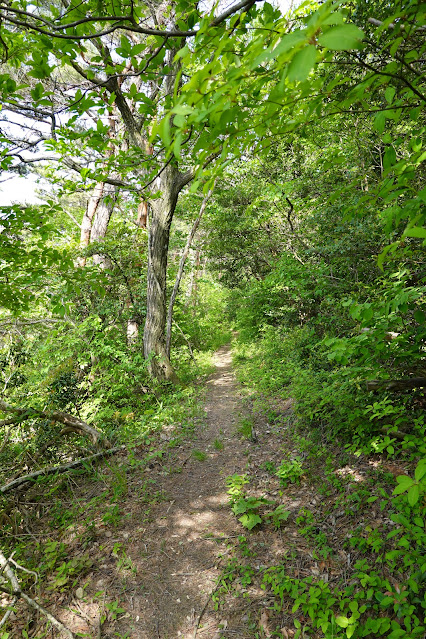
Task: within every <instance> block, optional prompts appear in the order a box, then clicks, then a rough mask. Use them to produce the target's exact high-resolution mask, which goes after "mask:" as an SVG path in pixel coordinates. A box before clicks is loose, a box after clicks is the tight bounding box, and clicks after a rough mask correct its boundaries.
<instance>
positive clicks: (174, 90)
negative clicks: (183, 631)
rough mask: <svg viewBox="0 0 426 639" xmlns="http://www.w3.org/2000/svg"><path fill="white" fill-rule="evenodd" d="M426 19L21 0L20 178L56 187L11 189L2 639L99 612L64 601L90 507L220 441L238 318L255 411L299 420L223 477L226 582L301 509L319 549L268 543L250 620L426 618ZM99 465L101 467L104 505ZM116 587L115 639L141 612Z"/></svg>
mask: <svg viewBox="0 0 426 639" xmlns="http://www.w3.org/2000/svg"><path fill="white" fill-rule="evenodd" d="M425 17H426V11H425V5H424V4H422V3H421V2H415V1H412V2H405V1H401V2H396V3H392V4H388V3H387V2H382V1H381V0H377V1H373V2H367V1H365V2H364V1H361V2H341V3H334V2H330V1H327V2H324V3H314V2H309V1H308V2H305V3H303V4H302V5H300V6H298V7H292V8H291V9H289V10H288V11H287V12H284V11H283V10H280V9H279V8H277V7H274V6H272V4H269V3H268V2H265V3H260V2H256V0H246V1H244V0H243V1H241V2H234V3H231V2H228V3H227V2H224V3H223V2H220V3H216V4H214V3H210V4H209V3H194V2H189V1H187V0H175V1H172V0H170V1H169V2H161V1H159V0H158V1H157V0H155V1H152V2H151V1H149V2H148V1H146V2H131V3H127V2H126V1H125V0H124V1H123V2H121V1H116V0H110V1H108V2H106V3H98V2H96V1H95V0H93V1H92V0H86V1H84V2H74V1H71V2H69V1H68V0H66V1H65V0H58V1H56V0H55V1H54V2H53V3H50V4H49V3H45V2H37V3H35V4H31V5H29V4H27V3H26V2H24V1H21V0H13V1H11V2H8V3H0V53H1V56H2V61H1V73H0V92H1V105H2V108H1V111H0V163H1V169H2V179H3V178H4V184H3V186H4V189H7V179H8V178H9V177H11V176H15V175H20V176H24V177H25V176H28V175H29V174H33V173H34V174H36V175H37V176H39V177H40V178H42V180H43V182H42V184H43V185H44V187H43V189H42V190H41V192H40V200H41V201H42V202H43V203H40V204H33V205H29V206H24V205H21V204H10V205H9V206H3V207H1V211H0V304H1V308H0V371H1V383H2V394H1V396H0V412H1V417H2V419H1V421H0V482H1V486H0V493H1V496H0V504H1V512H0V522H1V532H0V592H1V593H3V595H4V596H2V598H1V608H0V639H8V638H9V637H10V638H12V637H18V636H24V637H45V636H51V635H49V634H48V633H49V632H50V628H52V629H55V628H56V630H52V632H57V633H58V634H59V635H60V634H61V633H62V634H64V636H68V637H70V636H92V635H90V634H87V633H86V634H84V633H80V634H78V632H77V633H76V634H75V635H74V634H73V633H71V631H70V630H69V629H68V630H67V628H66V627H65V625H64V624H63V623H62V622H61V621H59V620H58V618H56V616H55V614H53V615H52V614H51V613H49V612H48V610H47V608H48V605H47V603H48V602H49V598H54V599H55V601H56V602H57V604H58V605H60V604H61V603H63V602H64V601H67V597H68V596H71V595H70V593H72V592H74V591H76V589H77V591H78V598H79V599H83V597H84V589H85V588H86V586H85V585H84V584H85V581H84V580H85V578H86V576H87V575H88V574H89V573H90V570H92V568H93V561H92V560H91V559H90V552H89V550H88V549H90V543H91V541H90V540H92V541H93V539H94V538H95V537H96V534H97V533H96V530H95V528H96V526H95V524H94V522H95V521H98V520H99V521H101V526H104V527H108V526H110V527H111V529H114V527H115V526H118V524H119V522H120V521H121V520H122V519H124V518H125V516H126V514H125V512H123V511H122V510H121V507H120V504H121V502H122V500H123V498H124V497H123V495H125V494H126V491H127V480H128V478H129V476H130V475H131V474H132V473H135V472H139V471H141V472H142V471H143V472H148V473H149V469H150V468H153V467H154V466H155V464H157V463H159V464H167V463H169V461H165V460H170V459H171V458H170V457H169V456H170V455H172V454H173V450H174V448H178V447H179V446H180V445H181V444H182V442H183V441H184V440H185V438H186V437H189V436H191V437H193V436H195V435H194V433H196V432H197V428H198V425H199V420H200V411H201V410H202V409H201V406H202V402H203V392H204V386H205V381H206V379H207V376H208V375H209V374H210V373H211V371H212V364H211V355H212V353H213V352H214V351H215V350H217V349H218V348H219V347H220V346H222V345H223V344H226V343H229V342H230V341H231V340H232V348H233V357H234V367H235V370H236V372H237V376H238V379H239V381H240V383H241V384H242V386H243V388H245V393H246V398H245V406H246V410H248V411H249V414H248V416H247V415H246V416H245V417H242V418H241V420H240V423H239V430H238V432H239V436H241V437H243V438H245V439H246V440H247V442H249V443H250V445H252V446H253V447H256V446H257V447H258V448H259V450H260V449H261V448H262V446H261V443H259V442H260V439H259V441H257V439H258V437H257V434H256V433H257V429H258V427H259V424H258V422H259V423H260V424H261V425H262V424H263V426H262V428H263V429H264V430H265V429H266V428H269V427H270V425H271V424H272V426H271V428H275V427H277V428H278V426H277V425H281V426H282V427H283V428H284V427H285V428H286V429H287V430H286V435H285V437H284V440H283V442H281V444H280V443H279V442H277V448H276V450H275V451H274V450H272V448H271V446H270V445H269V446H267V447H266V448H265V450H267V451H268V455H270V457H269V458H266V457H265V454H264V458H262V459H263V461H262V464H260V461H259V464H258V465H257V470H256V473H257V476H258V477H260V475H262V477H263V480H262V481H263V484H262V485H263V487H264V493H262V490H261V488H260V484H259V485H258V484H256V481H257V480H256V477H255V476H254V475H256V473H254V474H253V477H250V472H249V471H247V473H244V474H239V475H233V476H231V477H229V478H228V480H227V481H226V482H224V485H225V483H226V486H227V490H228V492H229V502H230V503H229V507H230V508H232V511H233V512H234V514H235V515H236V516H237V517H238V519H236V520H235V527H236V531H237V532H236V534H237V535H239V539H240V538H241V540H240V541H239V542H238V547H234V549H233V553H234V554H233V557H232V560H231V563H228V564H227V567H226V568H225V569H224V572H223V573H222V575H221V577H220V578H219V579H218V585H217V589H216V591H215V593H214V595H215V597H214V598H213V599H214V601H215V605H216V606H217V607H218V609H220V606H221V605H222V604H223V605H224V602H223V601H222V600H221V597H220V594H221V593H222V595H223V596H224V597H233V596H235V597H238V596H239V597H241V596H244V595H242V594H241V588H243V590H244V588H246V589H249V586H250V584H251V583H252V582H253V583H254V576H253V574H254V573H253V574H252V573H251V572H250V570H251V568H250V567H249V557H250V556H251V555H250V552H253V553H254V552H255V551H254V550H253V548H252V547H251V546H250V543H252V544H253V543H254V540H255V539H256V531H258V530H260V529H261V530H262V531H264V530H266V531H267V526H270V527H271V530H273V531H275V532H274V533H273V534H274V535H276V534H278V533H277V531H282V533H283V535H284V534H285V527H286V525H287V519H288V518H289V517H290V519H289V521H290V522H292V523H291V525H292V526H295V528H294V530H295V531H296V532H297V534H298V535H301V536H302V537H303V538H304V539H305V541H306V543H307V544H308V545H309V549H310V550H309V552H310V553H311V555H310V556H311V559H312V560H313V561H314V562H316V566H317V568H315V571H314V572H311V573H310V574H309V575H306V574H304V573H303V570H301V569H300V567H299V568H298V567H297V557H298V551H297V548H295V549H293V550H292V551H290V550H289V551H288V555H287V554H286V555H285V557H284V558H282V557H281V558H278V559H277V563H276V564H275V565H268V566H264V569H263V572H262V570H261V575H260V582H259V583H261V584H262V588H263V589H264V590H265V592H267V593H268V596H270V600H269V608H268V610H269V611H270V612H268V616H267V617H265V616H263V617H262V618H263V622H262V621H261V622H259V619H258V618H256V613H255V612H254V613H253V619H255V621H253V628H252V634H251V635H250V636H252V637H253V638H254V637H262V638H263V637H268V636H269V637H270V636H276V637H293V636H294V637H307V636H313V637H326V638H330V639H331V638H334V637H348V638H350V637H382V636H385V637H389V638H390V639H397V638H400V637H401V638H407V639H408V638H410V639H411V638H415V637H419V638H421V637H424V636H425V632H426V595H425V592H426V588H425V586H426V559H425V556H424V549H425V547H426V531H425V505H426V502H425V499H426V443H425V407H426V398H425V393H424V388H425V382H426V364H425V336H426V321H425V320H426V309H425V290H426V275H425V273H426V271H425V244H426V228H425V217H426V207H425V202H426V186H425V179H424V178H425V158H426V151H425V147H424V132H425V111H424V105H425V95H426V94H425V51H426V44H425V43H426V39H425V33H426V19H425ZM18 199H19V197H18V195H17V196H16V200H18ZM283 405H284V406H285V407H286V408H285V409H284V410H281V409H280V406H281V407H282V406H283ZM289 406H291V414H290V413H289V412H288V409H289ZM266 425H267V426H266ZM274 425H275V426H274ZM281 426H280V427H281ZM173 429H175V430H174V431H173V432H174V433H175V434H174V436H173V437H172V438H170V437H169V436H168V435H167V436H165V435H164V433H165V432H169V431H170V430H173ZM265 432H268V433H269V432H270V431H269V430H268V431H265ZM271 437H272V436H271ZM289 437H290V438H291V440H290V439H288V438H289ZM274 441H275V440H274ZM215 445H216V444H215ZM220 446H221V442H220V441H218V443H217V446H216V448H217V450H220ZM253 450H254V449H253ZM123 451H126V461H125V463H123V457H122V455H123ZM250 454H251V453H250ZM254 454H255V453H253V455H254ZM199 457H200V461H203V459H202V453H200V455H199ZM104 458H107V459H108V460H109V461H108V462H107V463H106V464H105V465H104V463H105V459H104ZM259 459H260V458H259ZM120 460H121V461H120ZM185 463H186V462H185ZM205 463H208V462H205ZM170 466H171V462H170ZM182 467H183V466H182ZM259 473H260V474H259ZM265 477H266V479H265ZM178 480H179V476H177V480H176V481H178ZM86 482H87V486H89V485H90V486H94V485H96V483H97V482H98V484H102V490H99V491H98V492H97V493H93V495H92V496H90V494H88V495H87V496H86V497H85V499H86V503H85V504H84V505H82V504H81V503H80V501H79V500H78V499H76V498H75V496H76V491H77V492H78V490H83V488H84V486H85V484H86ZM274 482H275V483H277V482H278V485H277V487H276V493H277V494H279V496H280V498H282V499H284V498H285V494H286V490H289V491H290V492H291V494H294V495H295V494H296V493H297V492H298V491H300V494H301V495H302V496H303V495H305V496H307V495H308V493H309V492H310V491H311V488H312V490H313V489H314V488H315V490H316V491H318V494H320V495H322V497H318V498H317V501H318V500H319V501H320V502H321V509H322V510H321V512H320V507H319V506H318V504H317V503H316V505H315V508H311V509H310V508H309V504H308V502H307V501H306V500H307V499H308V498H307V497H306V499H305V498H303V499H305V501H304V504H303V505H301V507H300V509H299V511H298V513H296V515H295V516H294V521H293V520H292V519H291V516H290V514H286V513H287V511H286V510H285V508H284V505H283V504H284V502H283V503H278V504H275V506H276V508H275V506H274V509H273V510H271V509H270V508H269V506H270V503H268V500H267V498H266V497H265V496H263V497H262V495H266V493H267V492H268V489H267V486H272V485H275V484H274ZM265 486H266V488H265ZM141 490H142V492H143V494H144V495H145V497H144V499H146V504H150V503H151V502H150V499H151V497H152V494H153V493H155V490H154V487H153V485H152V482H150V481H149V479H148V480H147V481H146V483H145V484H144V486H143V488H142V489H141ZM250 491H251V492H250ZM88 492H89V493H90V491H88ZM144 503H145V502H144ZM268 508H269V510H268ZM280 508H281V510H280ZM148 512H149V507H148V506H147V513H148ZM85 517H86V518H85ZM147 517H148V514H147ZM339 517H340V518H341V517H344V518H345V519H344V521H345V523H344V524H342V527H341V530H343V532H342V534H341V535H340V536H339V535H337V533H336V532H334V533H333V535H334V537H333V539H328V538H327V534H328V533H327V530H328V529H327V525H329V524H327V523H324V522H330V521H331V520H334V524H333V526H334V527H335V523H336V518H337V519H339ZM76 522H79V523H78V526H77V523H76ZM295 522H296V523H295ZM73 526H74V527H76V526H77V527H78V529H79V530H80V532H79V536H78V535H77V537H78V539H79V543H80V544H81V547H79V550H78V551H77V550H76V547H75V538H74V541H73V542H72V543H71V542H70V543H69V545H67V544H68V541H67V539H68V537H67V535H68V534H69V531H70V530H71V528H72V527H73ZM333 530H334V529H333ZM52 531H55V534H54V536H53V532H52ZM296 532H295V534H296ZM262 534H264V532H262ZM271 534H272V532H271ZM280 534H281V533H280ZM244 535H245V536H244ZM337 537H338V540H337ZM247 539H249V540H250V539H251V542H250V541H247ZM243 540H244V541H243ZM117 553H118V551H117V552H116V554H117ZM339 553H343V554H342V555H339ZM118 554H119V553H118ZM120 561H122V562H124V563H125V561H124V559H123V556H121V555H120ZM339 562H340V563H339ZM345 562H346V563H345ZM122 565H123V564H122ZM318 566H319V568H318ZM336 566H337V567H338V570H337V568H336ZM343 567H344V569H343ZM326 569H327V570H326ZM334 569H335V573H334V572H333V570H334ZM325 575H327V576H326V577H325ZM333 575H334V577H332V576H333ZM237 586H238V587H237ZM244 592H245V591H244ZM247 592H249V590H247ZM80 595H81V597H80ZM102 597H103V599H102V601H103V603H102V606H103V608H102V610H103V612H102V614H101V617H100V618H102V619H103V621H102V623H100V624H99V629H98V635H97V636H99V637H101V636H105V637H107V636H114V635H112V634H111V635H109V634H108V632H109V630H108V623H112V622H115V621H116V620H117V619H118V618H119V616H120V615H121V614H122V613H123V612H124V609H122V608H121V607H120V603H119V601H118V600H115V599H111V598H110V599H108V597H107V594H105V593H104V594H102ZM102 597H101V596H99V597H98V599H99V600H100V599H101V598H102ZM247 597H249V594H247ZM24 604H25V606H26V607H28V609H31V610H33V611H34V610H35V611H36V612H35V613H34V614H36V615H37V622H34V619H33V620H32V621H29V620H28V619H29V618H25V621H24V622H21V621H20V619H23V617H20V616H19V614H18V613H22V610H23V606H24ZM99 605H100V604H99ZM259 616H260V613H259V615H258V617H259ZM198 621H200V619H199V620H198ZM259 623H260V625H259ZM104 624H105V625H104ZM197 629H198V623H197V626H196V628H195V634H196V633H197ZM104 630H105V634H103V633H104ZM110 630H111V628H110ZM223 630H224V635H226V632H225V631H226V628H225V629H223ZM111 632H112V630H111ZM67 633H68V634H67ZM52 636H54V635H52ZM93 636H95V635H93ZM115 636H125V635H124V634H123V635H121V634H120V635H117V634H116V635H115ZM126 636H135V637H136V636H138V635H132V634H128V635H126ZM219 636H221V635H220V634H219V635H217V637H219Z"/></svg>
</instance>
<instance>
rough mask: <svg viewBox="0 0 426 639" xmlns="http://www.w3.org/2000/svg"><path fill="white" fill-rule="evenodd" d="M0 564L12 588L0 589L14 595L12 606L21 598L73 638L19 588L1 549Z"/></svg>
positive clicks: (63, 632)
mask: <svg viewBox="0 0 426 639" xmlns="http://www.w3.org/2000/svg"><path fill="white" fill-rule="evenodd" d="M0 566H1V568H2V572H3V573H4V574H5V576H6V578H7V579H8V581H9V583H10V586H11V589H12V591H10V590H8V589H7V588H4V587H3V586H0V591H1V592H5V593H6V594H8V595H12V594H13V595H14V599H13V602H12V606H13V605H14V603H15V602H16V600H17V599H18V598H21V599H23V600H24V601H26V602H27V604H29V605H30V606H31V607H32V608H35V609H36V610H38V612H41V614H42V615H44V616H45V617H46V618H47V619H48V620H49V621H50V623H51V624H52V626H55V628H57V629H58V630H59V631H60V632H62V634H63V635H65V637H68V639H75V635H74V634H73V633H72V632H71V630H69V629H68V628H67V627H66V626H64V624H63V623H61V622H60V621H58V620H57V619H56V618H55V617H54V616H53V615H51V614H50V612H49V611H48V610H46V609H45V608H43V606H40V604H39V603H37V602H36V601H35V600H34V599H31V597H29V596H28V595H27V594H26V593H25V592H23V591H22V590H21V586H20V584H19V581H18V579H17V577H16V575H15V573H14V572H13V570H12V568H11V567H10V565H9V560H8V559H6V557H5V556H4V555H3V553H2V552H1V551H0ZM10 613H11V609H9V610H8V611H7V612H6V614H5V616H4V617H3V619H2V622H1V625H3V623H5V621H4V618H5V617H9V615H10Z"/></svg>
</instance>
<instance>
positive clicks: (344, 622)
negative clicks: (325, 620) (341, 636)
mask: <svg viewBox="0 0 426 639" xmlns="http://www.w3.org/2000/svg"><path fill="white" fill-rule="evenodd" d="M335 622H336V623H337V625H338V626H339V627H340V628H347V627H348V626H349V619H348V618H347V617H336V619H335Z"/></svg>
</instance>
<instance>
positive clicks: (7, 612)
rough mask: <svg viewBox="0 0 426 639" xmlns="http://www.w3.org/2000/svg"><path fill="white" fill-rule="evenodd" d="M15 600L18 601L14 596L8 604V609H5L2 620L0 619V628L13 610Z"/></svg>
mask: <svg viewBox="0 0 426 639" xmlns="http://www.w3.org/2000/svg"><path fill="white" fill-rule="evenodd" d="M17 601H18V597H14V598H13V601H12V603H11V604H10V606H9V609H8V610H6V612H5V613H4V615H3V618H2V620H1V621H0V628H1V627H2V626H4V625H5V624H6V622H7V620H8V619H9V617H10V615H11V614H12V612H13V606H14V605H15V604H16V602H17Z"/></svg>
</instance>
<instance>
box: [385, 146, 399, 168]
mask: <svg viewBox="0 0 426 639" xmlns="http://www.w3.org/2000/svg"><path fill="white" fill-rule="evenodd" d="M395 163H396V151H395V149H394V148H393V146H389V147H388V148H387V149H386V151H385V154H384V156H383V167H384V168H385V169H389V168H390V167H391V166H393V165H394V164H395Z"/></svg>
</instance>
